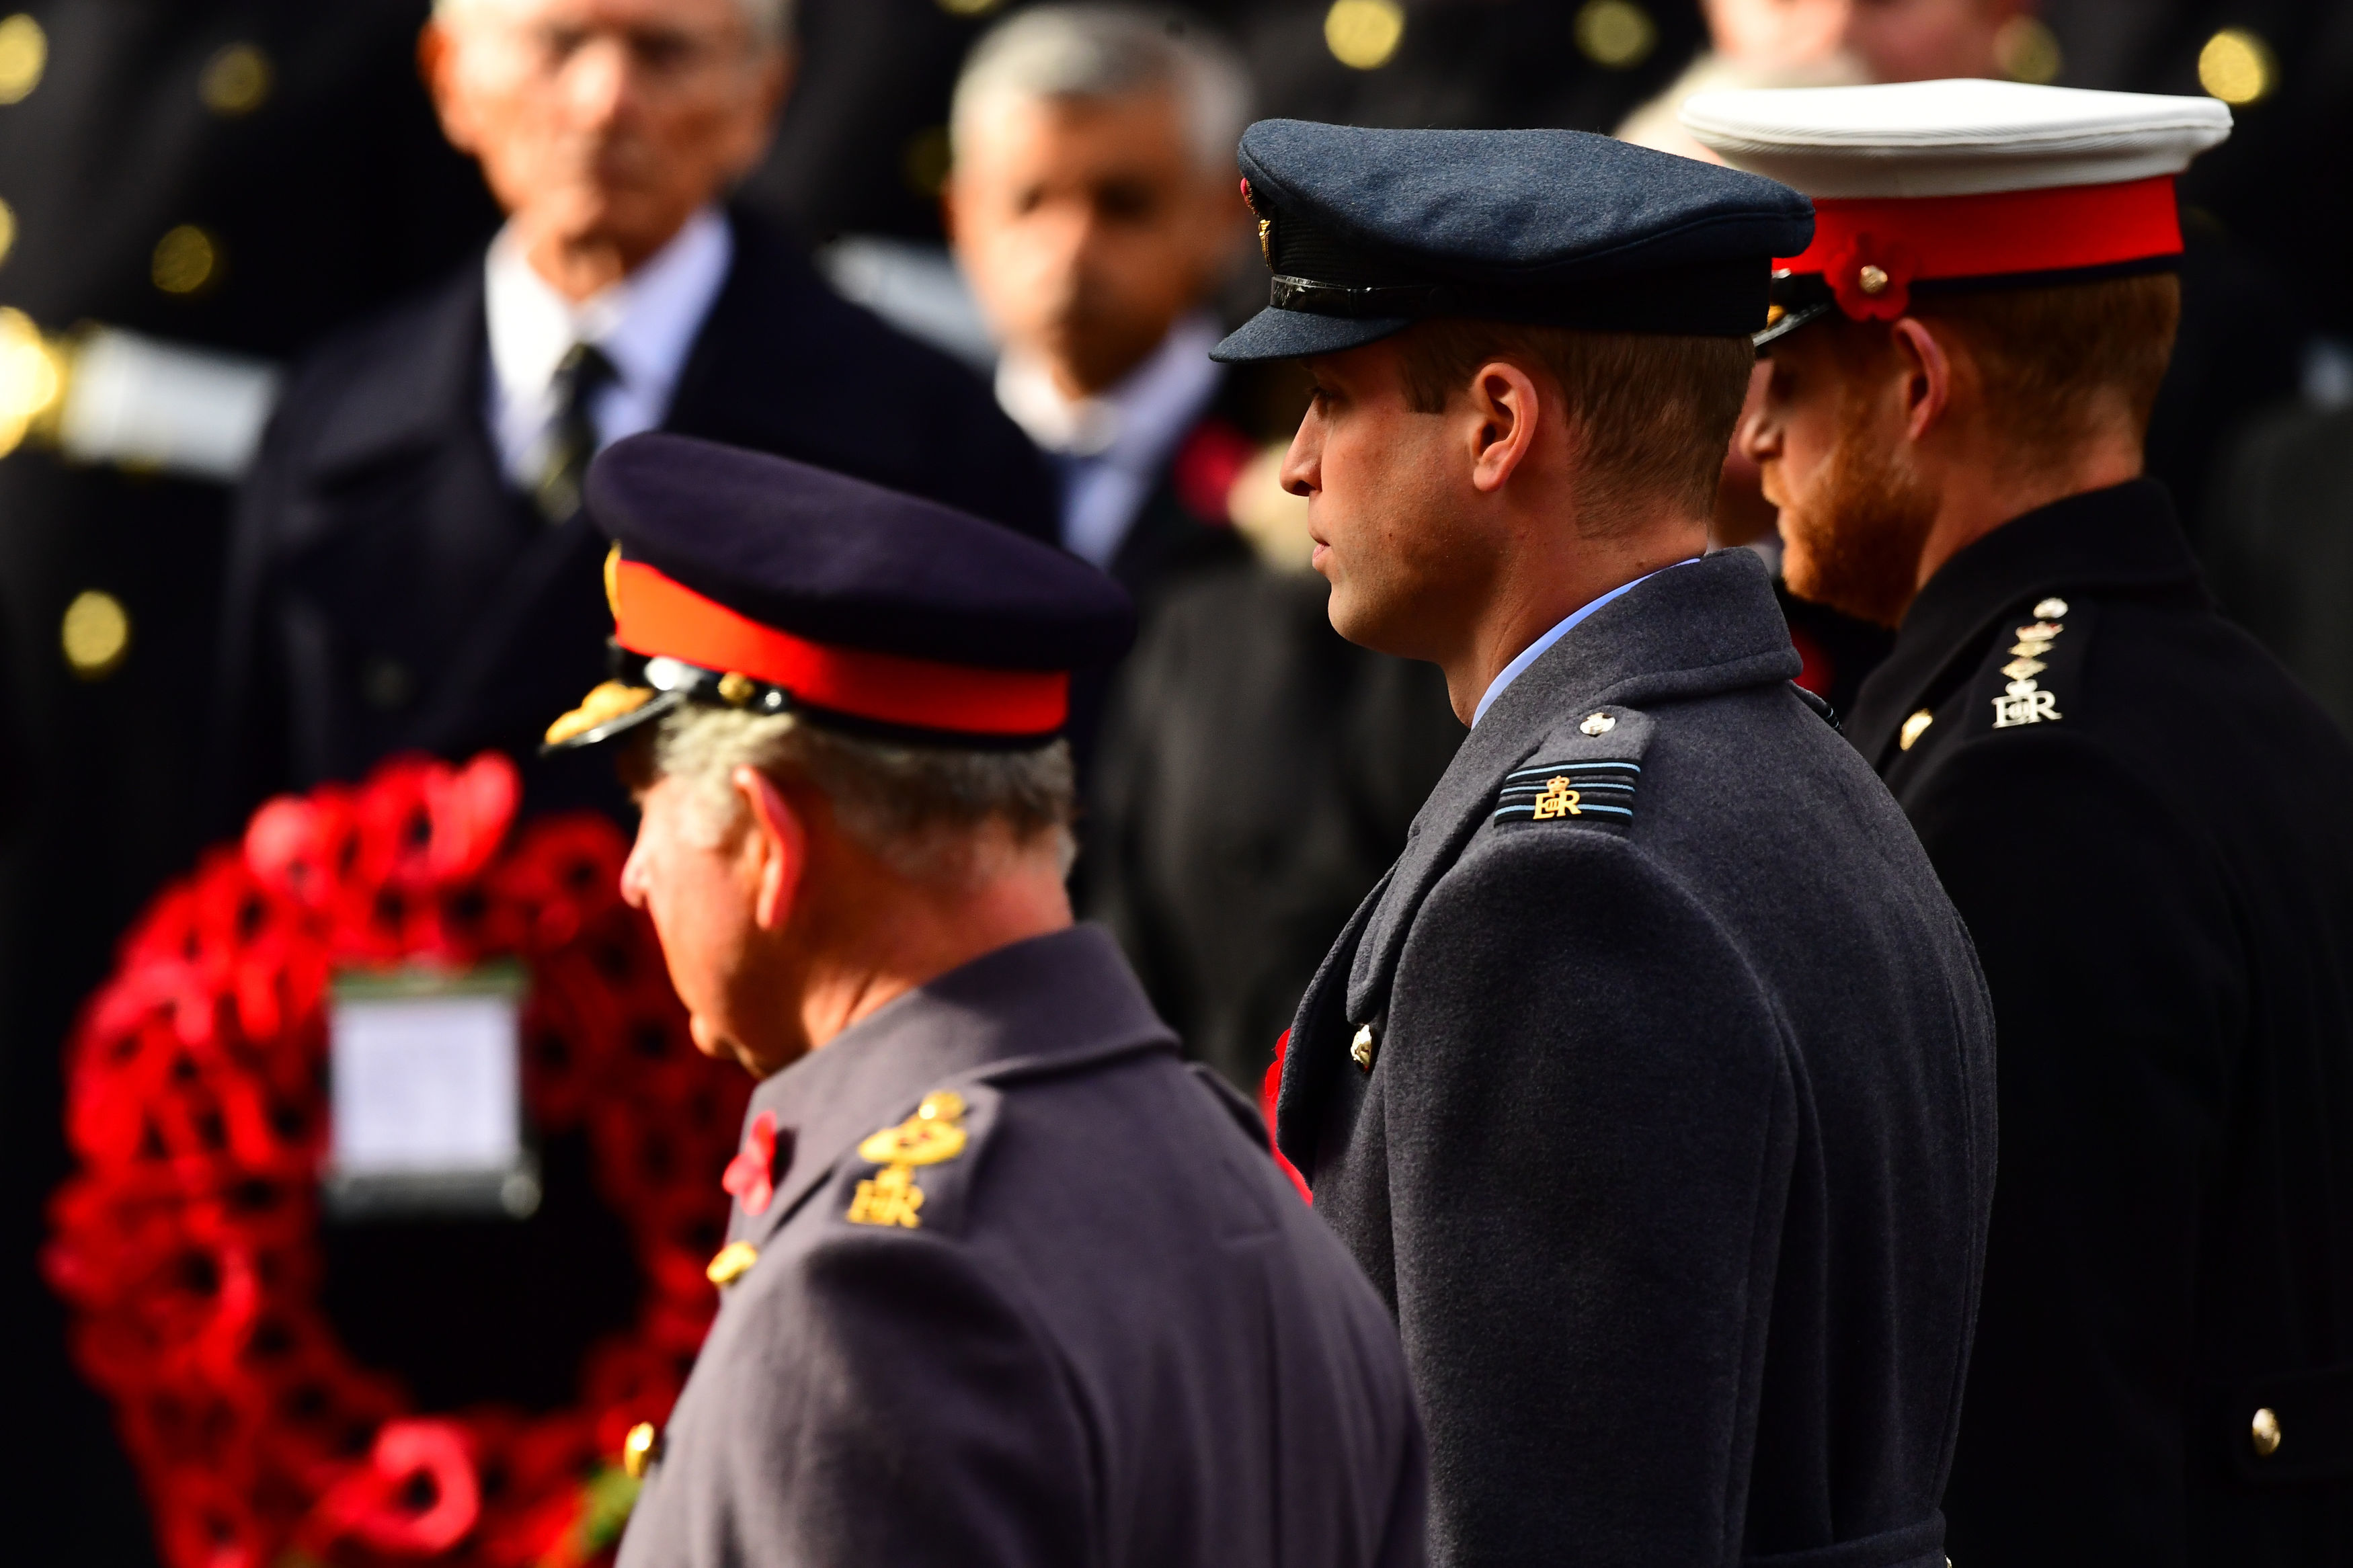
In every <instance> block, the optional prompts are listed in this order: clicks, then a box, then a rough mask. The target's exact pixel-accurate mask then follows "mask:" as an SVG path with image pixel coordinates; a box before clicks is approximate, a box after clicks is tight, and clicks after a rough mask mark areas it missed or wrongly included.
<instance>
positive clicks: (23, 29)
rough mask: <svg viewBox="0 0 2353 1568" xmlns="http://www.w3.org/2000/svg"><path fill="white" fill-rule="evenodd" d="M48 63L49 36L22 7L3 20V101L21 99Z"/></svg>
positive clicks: (0, 29)
mask: <svg viewBox="0 0 2353 1568" xmlns="http://www.w3.org/2000/svg"><path fill="white" fill-rule="evenodd" d="M48 65H49V36H48V35H47V33H45V32H43V31H41V25H40V24H39V23H38V22H36V21H35V20H33V18H32V17H30V16H26V14H25V13H24V12H22V11H19V12H17V13H16V15H15V16H11V17H9V18H8V19H7V20H6V21H5V22H0V103H22V102H24V101H25V100H26V99H27V98H30V97H31V96H32V93H33V89H35V88H37V87H38V86H40V85H41V73H42V72H43V71H45V70H47V68H48Z"/></svg>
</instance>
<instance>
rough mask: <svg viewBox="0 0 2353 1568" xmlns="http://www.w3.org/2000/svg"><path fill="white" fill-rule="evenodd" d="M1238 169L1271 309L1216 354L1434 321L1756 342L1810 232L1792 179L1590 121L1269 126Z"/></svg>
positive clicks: (1359, 340)
mask: <svg viewBox="0 0 2353 1568" xmlns="http://www.w3.org/2000/svg"><path fill="white" fill-rule="evenodd" d="M1240 167H1241V173H1242V189H1243V194H1244V195H1246V196H1247V197H1248V198H1249V200H1250V206H1251V208H1252V210H1253V211H1255V212H1256V213H1257V214H1258V216H1259V240H1260V248H1261V251H1262V252H1263V253H1264V255H1265V258H1266V263H1267V268H1268V270H1269V272H1270V273H1271V275H1272V276H1271V281H1270V284H1269V287H1268V297H1267V308H1266V309H1265V310H1261V311H1260V312H1259V313H1258V314H1257V315H1256V316H1254V317H1252V318H1251V319H1250V321H1247V322H1245V323H1244V324H1243V325H1242V327H1241V329H1240V331H1236V332H1234V333H1233V334H1232V335H1231V336H1230V337H1229V338H1227V339H1226V340H1225V342H1221V343H1219V345H1218V347H1217V349H1216V350H1215V351H1214V353H1212V355H1211V357H1212V358H1214V359H1219V360H1224V361H1228V362H1239V361H1249V360H1267V359H1296V358H1300V357H1303V356H1305V355H1310V354H1319V353H1337V352H1340V351H1342V350H1345V349H1351V348H1357V347H1361V346H1362V345H1364V344H1366V343H1370V342H1378V341H1379V340H1380V339H1382V338H1385V337H1388V336H1390V335H1391V334H1393V333H1396V332H1398V331H1403V330H1405V329H1406V328H1407V327H1409V326H1410V325H1412V324H1413V323H1414V322H1415V321H1422V320H1426V319H1428V318H1430V317H1434V316H1471V317H1478V318H1482V319H1486V320H1493V321H1514V322H1521V323H1525V324H1527V325H1531V326H1555V327H1572V328H1581V329H1584V330H1587V331H1627V332H1652V333H1661V334H1673V335H1686V336H1694V337H1737V336H1745V335H1746V334H1748V333H1752V332H1755V331H1757V330H1758V329H1760V328H1761V327H1763V326H1764V325H1765V320H1766V313H1767V306H1768V305H1769V303H1770V300H1769V299H1768V297H1767V296H1768V291H1769V289H1770V284H1771V276H1772V266H1773V258H1775V257H1777V256H1794V255H1796V254H1798V253H1799V250H1802V249H1803V248H1804V247H1805V246H1806V245H1807V244H1808V243H1809V242H1810V239H1811V237H1812V235H1813V226H1814V218H1813V207H1812V205H1811V204H1810V203H1809V202H1808V201H1807V200H1806V198H1805V197H1804V196H1801V195H1799V194H1798V193H1797V192H1795V191H1793V190H1791V189H1789V188H1788V186H1787V185H1783V184H1777V183H1776V182H1774V181H1772V180H1768V179H1765V178H1763V177H1761V176H1759V175H1756V174H1741V173H1739V172H1737V171H1736V170H1732V169H1725V168H1719V167H1717V166H1715V164H1712V163H1698V162H1696V161H1694V160H1693V159H1689V158H1678V157H1675V156H1673V155H1672V153H1659V152H1654V151H1652V150H1651V149H1650V148H1647V147H1634V146H1630V145H1628V144H1627V143H1625V142H1617V141H1613V140H1611V139H1610V138H1609V137H1607V136H1595V135H1591V134H1589V133H1588V132H1581V131H1377V130H1367V129H1364V128H1361V127H1357V126H1349V125H1318V124H1314V123H1311V122H1309V121H1300V120H1262V121H1259V122H1258V123H1257V124H1255V125H1253V126H1251V127H1250V130H1249V131H1248V132H1246V133H1245V134H1244V135H1243V137H1242V142H1241V151H1240ZM1793 247H1794V248H1793Z"/></svg>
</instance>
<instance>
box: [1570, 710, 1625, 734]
mask: <svg viewBox="0 0 2353 1568" xmlns="http://www.w3.org/2000/svg"><path fill="white" fill-rule="evenodd" d="M1577 728H1578V729H1580V730H1582V731H1585V732H1586V733H1587V734H1588V735H1607V734H1608V733H1609V731H1612V730H1615V729H1616V728H1618V721H1617V720H1615V719H1612V718H1611V717H1609V714H1607V713H1593V714H1588V715H1587V717H1586V721H1585V722H1584V723H1582V724H1579V725H1578V726H1577Z"/></svg>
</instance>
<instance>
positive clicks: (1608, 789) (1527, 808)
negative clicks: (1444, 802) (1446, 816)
mask: <svg viewBox="0 0 2353 1568" xmlns="http://www.w3.org/2000/svg"><path fill="white" fill-rule="evenodd" d="M1641 779H1642V767H1641V763H1619V762H1579V763H1530V764H1528V765H1527V766H1526V767H1524V768H1515V769H1514V770H1513V771H1512V772H1511V773H1506V774H1505V775H1504V787H1503V788H1502V789H1500V790H1498V791H1496V792H1495V809H1494V811H1493V814H1492V815H1491V816H1490V817H1489V820H1490V821H1492V822H1494V823H1496V824H1498V825H1501V824H1504V823H1519V822H1557V823H1561V824H1564V825H1574V826H1579V827H1601V828H1609V829H1612V830H1615V831H1618V832H1623V831H1625V829H1626V826H1627V825H1628V824H1630V823H1631V822H1632V821H1633V820H1634V786H1635V785H1637V784H1640V783H1641Z"/></svg>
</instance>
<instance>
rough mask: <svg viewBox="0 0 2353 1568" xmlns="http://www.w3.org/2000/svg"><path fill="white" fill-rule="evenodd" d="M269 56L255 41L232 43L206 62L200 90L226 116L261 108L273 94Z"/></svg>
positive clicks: (210, 106)
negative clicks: (253, 42) (250, 42)
mask: <svg viewBox="0 0 2353 1568" xmlns="http://www.w3.org/2000/svg"><path fill="white" fill-rule="evenodd" d="M271 75H272V72H271V70H270V68H269V56H268V55H265V54H263V53H262V52H261V50H260V48H259V47H257V46H255V45H253V44H231V45H229V46H228V47H227V48H225V49H223V50H221V51H220V52H219V53H218V54H216V55H215V56H213V58H211V59H209V60H206V62H205V72H204V75H202V76H200V77H198V78H197V79H196V93H197V95H198V96H199V97H201V98H202V99H203V100H205V107H206V109H209V110H212V111H213V112H214V113H215V114H217V115H219V116H220V117H221V118H222V119H224V120H235V119H237V117H238V116H240V115H246V114H250V113H252V112H253V111H254V110H257V109H259V108H260V107H261V106H262V104H263V103H264V102H266V101H267V100H269V86H270V78H271Z"/></svg>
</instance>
